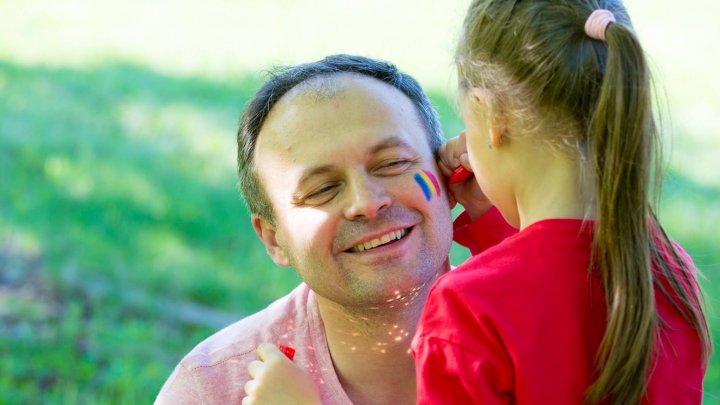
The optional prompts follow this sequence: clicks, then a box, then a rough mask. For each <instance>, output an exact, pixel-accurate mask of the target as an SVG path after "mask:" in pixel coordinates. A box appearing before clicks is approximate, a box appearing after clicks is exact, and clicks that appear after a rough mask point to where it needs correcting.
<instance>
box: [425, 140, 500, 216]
mask: <svg viewBox="0 0 720 405" xmlns="http://www.w3.org/2000/svg"><path fill="white" fill-rule="evenodd" d="M437 163H438V168H440V173H442V175H443V177H445V184H446V185H447V190H448V200H450V207H454V206H455V204H457V203H460V205H462V206H463V207H464V208H465V211H467V213H468V215H470V219H472V220H475V219H477V218H479V217H480V216H482V215H483V214H484V213H485V212H487V210H489V209H490V207H492V206H493V204H492V202H490V200H488V198H487V197H486V196H485V194H484V193H483V192H482V190H481V189H480V186H479V185H478V183H477V181H475V176H470V177H468V178H467V179H465V181H463V182H460V183H454V184H450V183H449V182H448V181H447V180H448V179H449V178H450V176H452V173H453V170H454V169H455V168H457V167H458V166H462V167H464V168H465V170H468V171H470V172H472V168H471V167H470V159H469V158H468V153H467V144H466V143H465V132H464V131H463V132H461V133H460V136H458V137H455V138H453V139H450V140H449V141H447V142H446V143H445V144H444V145H442V146H441V147H440V150H439V151H438V162H437Z"/></svg>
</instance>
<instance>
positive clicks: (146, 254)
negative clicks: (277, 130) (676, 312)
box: [0, 0, 720, 404]
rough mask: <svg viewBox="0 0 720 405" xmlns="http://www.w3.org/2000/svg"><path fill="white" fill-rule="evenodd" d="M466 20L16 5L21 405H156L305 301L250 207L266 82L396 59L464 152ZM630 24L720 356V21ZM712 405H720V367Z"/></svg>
mask: <svg viewBox="0 0 720 405" xmlns="http://www.w3.org/2000/svg"><path fill="white" fill-rule="evenodd" d="M467 3H468V1H467V0H456V1H448V2H437V1H431V0H416V1H410V0H396V1H393V2H382V1H380V0H369V1H366V2H350V1H337V0H320V1H313V2H309V1H304V2H303V1H296V0H268V1H252V0H240V1H230V0H213V1H207V2H202V3H196V2H189V1H170V0H155V1H153V2H143V1H139V0H131V1H125V2H117V1H110V0H102V1H90V0H74V1H70V2H54V1H50V0H47V1H39V0H27V1H23V2H21V3H17V2H1V1H0V403H2V404H25V403H44V404H52V403H63V404H65V403H92V404H104V403H108V404H124V403H128V404H137V403H149V402H151V401H152V400H153V399H154V397H155V395H156V394H157V392H158V390H159V389H160V386H161V385H162V383H163V382H164V380H165V379H166V378H167V376H168V375H169V373H170V372H171V370H172V368H173V367H174V366H175V364H176V363H177V362H178V361H179V359H180V358H181V357H182V355H183V354H185V353H186V352H187V351H189V350H190V349H191V348H192V346H193V345H194V344H196V343H197V342H199V341H200V340H201V339H203V338H204V337H206V336H208V335H209V334H211V333H212V332H213V331H215V330H217V329H219V328H220V327H222V326H224V325H227V324H229V323H230V322H232V321H234V320H236V319H238V318H240V317H242V316H244V315H247V314H249V313H252V312H254V311H256V310H258V309H260V308H262V307H264V306H265V305H267V304H268V303H269V302H271V301H272V300H273V299H275V298H277V297H279V296H280V295H282V294H284V293H285V292H286V291H288V290H290V289H291V288H292V287H293V286H295V285H296V284H297V282H298V278H297V276H296V275H295V274H294V273H293V272H292V271H288V270H285V269H278V268H276V267H274V265H273V264H272V262H271V261H270V260H269V259H268V257H267V256H266V254H265V252H264V250H263V249H262V247H261V245H260V244H259V243H258V241H256V238H255V235H254V234H253V232H252V230H251V227H250V224H249V221H248V216H247V212H246V211H245V208H244V206H243V203H242V201H241V200H240V198H239V195H238V192H237V187H236V178H235V168H234V154H235V146H234V133H235V130H236V128H237V120H238V117H239V114H240V111H241V109H242V107H243V105H244V104H245V102H246V101H247V100H248V99H249V97H251V96H252V94H253V93H254V92H255V91H256V90H257V88H258V87H259V85H260V83H261V81H262V79H263V73H262V72H263V71H264V70H267V69H268V68H269V67H271V66H272V65H276V64H292V63H300V62H305V61H309V60H314V59H318V58H320V57H323V56H325V55H326V54H330V53H338V52H343V53H358V54H364V55H368V56H373V57H377V58H383V59H388V60H391V61H393V62H395V63H396V64H397V65H398V66H399V67H400V68H402V69H404V70H406V71H407V72H409V73H411V74H413V75H414V76H416V77H417V78H418V79H419V80H420V82H421V84H423V86H424V87H425V88H426V89H427V90H428V92H429V94H430V96H431V98H432V100H433V102H434V103H435V105H436V106H437V107H438V109H439V111H440V113H441V117H442V121H443V126H444V129H445V131H446V133H447V134H448V135H450V136H452V135H454V134H456V133H457V132H458V131H459V130H460V129H461V124H460V123H459V122H458V120H457V118H456V113H455V111H454V107H453V104H454V103H453V98H454V92H453V87H454V84H453V70H452V65H451V53H452V47H453V44H454V41H455V38H456V32H457V27H459V25H460V22H461V20H462V16H463V14H464V11H465V8H466V6H467ZM628 6H629V9H630V13H631V15H632V16H633V17H634V22H635V25H636V28H637V31H638V33H639V35H640V37H641V40H642V41H643V43H644V45H645V46H646V49H647V51H648V54H649V55H650V57H651V59H652V61H653V65H654V70H655V76H656V79H657V82H658V84H659V89H660V90H661V92H660V95H661V97H660V99H661V106H662V110H663V112H664V117H665V130H666V133H667V134H668V137H667V146H668V150H669V151H670V152H671V153H669V154H668V170H667V175H666V177H665V186H664V195H663V200H662V204H661V218H662V220H663V221H664V224H665V225H666V228H667V230H668V232H669V233H670V235H671V236H672V237H673V238H674V239H676V240H677V241H679V242H680V243H681V244H682V245H683V246H684V247H685V248H686V250H688V251H689V252H690V254H691V255H692V256H693V258H694V259H695V261H696V264H697V265H698V267H699V268H700V270H701V271H702V273H703V276H704V278H703V279H702V284H703V287H704V290H705V294H706V301H707V304H708V317H709V320H710V324H711V328H712V330H713V332H714V336H715V342H716V345H717V342H718V341H719V340H718V338H717V337H718V336H720V320H719V319H718V309H717V308H718V298H720V287H719V285H720V284H718V281H720V276H719V275H718V271H719V270H720V249H719V248H720V244H719V243H718V239H717V234H718V231H720V176H718V173H719V172H720V163H718V162H717V159H716V158H715V155H716V153H717V151H718V150H720V136H719V135H720V120H719V119H718V113H719V112H720V111H718V109H719V108H720V85H719V83H718V80H717V77H716V74H715V70H716V68H717V66H718V63H719V62H720V49H719V48H720V46H719V45H718V43H717V41H716V40H715V38H717V34H718V33H720V32H718V29H717V27H716V25H715V23H714V21H713V18H714V16H716V15H718V13H720V5H718V3H717V2H714V1H712V0H702V1H701V0H690V1H688V2H686V3H683V5H682V7H681V8H680V7H679V6H678V5H677V4H676V3H675V2H670V1H668V0H657V1H651V0H635V1H632V2H631V4H628ZM465 257H466V256H465V253H464V252H462V251H461V250H460V249H457V248H453V251H452V259H453V262H454V263H455V264H457V263H460V262H461V261H462V260H463V259H464V258H465ZM705 390H706V394H705V402H706V403H720V359H719V358H718V357H717V356H714V357H713V358H712V359H711V363H710V367H709V370H708V373H707V377H706V381H705Z"/></svg>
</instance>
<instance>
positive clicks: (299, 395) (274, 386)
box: [242, 343, 321, 405]
mask: <svg viewBox="0 0 720 405" xmlns="http://www.w3.org/2000/svg"><path fill="white" fill-rule="evenodd" d="M257 357H258V360H255V361H253V362H251V363H250V364H249V365H248V373H250V377H252V378H253V379H252V380H250V381H248V382H247V384H245V393H246V394H247V396H246V397H245V398H243V400H242V405H258V404H261V405H262V404H264V405H284V404H287V405H293V404H297V405H315V404H321V402H320V394H319V392H318V390H317V388H316V387H315V383H314V382H313V380H312V378H311V377H310V374H308V373H307V372H306V371H305V370H303V369H302V368H300V367H298V366H297V365H295V364H294V363H293V362H292V361H291V360H290V359H288V358H287V357H285V355H284V354H283V353H282V352H281V351H280V350H279V349H278V348H277V347H275V345H272V344H268V343H263V344H261V345H260V346H258V348H257Z"/></svg>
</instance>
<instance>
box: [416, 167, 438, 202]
mask: <svg viewBox="0 0 720 405" xmlns="http://www.w3.org/2000/svg"><path fill="white" fill-rule="evenodd" d="M414 178H415V181H416V182H417V184H418V185H419V186H420V189H422V191H423V194H425V200H427V201H430V200H431V199H432V198H433V197H439V196H440V183H438V180H437V177H435V175H434V174H432V172H429V171H427V170H421V171H419V172H417V173H415V176H414Z"/></svg>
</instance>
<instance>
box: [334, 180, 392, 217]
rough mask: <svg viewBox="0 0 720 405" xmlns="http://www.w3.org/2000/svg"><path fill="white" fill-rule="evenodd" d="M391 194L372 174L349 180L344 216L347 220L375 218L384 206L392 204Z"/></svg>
mask: <svg viewBox="0 0 720 405" xmlns="http://www.w3.org/2000/svg"><path fill="white" fill-rule="evenodd" d="M392 201H393V200H392V196H391V195H390V193H388V190H387V189H386V188H385V186H384V185H383V184H381V182H380V180H379V179H375V178H372V176H368V177H363V178H360V179H355V181H352V182H351V185H350V187H349V193H348V202H347V205H346V207H345V218H347V219H349V220H358V219H375V218H376V217H377V216H378V214H379V213H380V212H381V211H382V210H383V209H385V208H388V207H390V206H391V205H392Z"/></svg>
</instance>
